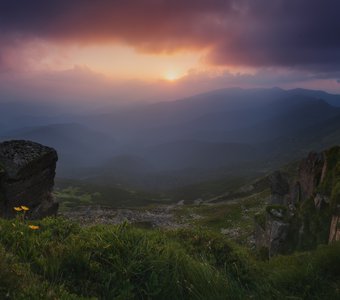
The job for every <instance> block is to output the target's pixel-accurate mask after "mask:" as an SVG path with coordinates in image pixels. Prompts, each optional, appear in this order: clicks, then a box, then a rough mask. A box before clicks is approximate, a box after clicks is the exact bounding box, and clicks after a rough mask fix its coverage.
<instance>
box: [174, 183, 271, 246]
mask: <svg viewBox="0 0 340 300" xmlns="http://www.w3.org/2000/svg"><path fill="white" fill-rule="evenodd" d="M267 197H268V190H264V191H263V192H261V193H258V194H253V195H251V196H248V197H244V198H240V199H237V201H226V202H223V203H217V204H213V205H209V204H208V205H206V204H203V205H188V206H183V207H179V208H178V209H177V211H176V214H177V218H178V219H179V220H180V221H187V222H188V221H189V224H190V225H192V226H198V227H202V228H206V229H209V230H212V231H215V232H221V230H223V229H224V230H226V231H228V230H230V232H231V233H232V230H234V231H235V230H237V234H236V235H235V236H232V235H228V237H229V238H231V239H233V240H235V241H237V242H239V243H243V244H244V243H246V242H247V239H248V238H249V237H250V236H251V234H252V232H253V229H254V217H255V216H256V214H257V213H258V212H260V211H262V210H263V208H264V206H265V204H266V198H267Z"/></svg>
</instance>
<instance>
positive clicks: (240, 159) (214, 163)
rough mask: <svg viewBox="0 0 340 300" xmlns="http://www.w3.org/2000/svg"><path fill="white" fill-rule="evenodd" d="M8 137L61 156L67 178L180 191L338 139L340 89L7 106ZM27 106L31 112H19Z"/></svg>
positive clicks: (300, 154)
mask: <svg viewBox="0 0 340 300" xmlns="http://www.w3.org/2000/svg"><path fill="white" fill-rule="evenodd" d="M0 105H1V106H2V109H1V112H0V116H1V120H2V121H1V123H3V126H2V127H1V128H2V130H0V137H1V140H5V139H30V140H33V141H37V142H40V143H43V144H47V145H51V146H53V147H54V148H56V149H57V151H58V153H59V163H58V166H59V169H58V173H57V174H58V176H59V177H69V178H78V179H85V178H86V180H91V181H95V182H111V183H124V184H129V185H137V186H139V187H144V188H152V189H157V188H165V189H167V188H172V187H176V186H181V185H186V184H192V183H195V182H198V181H205V180H210V179H216V178H220V177H223V176H238V174H242V173H243V172H244V171H245V170H247V171H248V173H252V172H254V174H255V173H256V174H258V173H261V172H267V171H268V170H270V169H272V168H274V167H277V166H279V165H282V164H284V163H286V162H288V161H291V160H294V159H298V158H301V157H303V156H304V155H305V154H306V152H308V151H310V150H318V149H322V148H325V147H329V146H332V145H334V144H338V143H339V142H340V96H339V95H331V94H328V93H326V92H322V91H312V90H303V89H294V90H282V89H279V88H272V89H240V88H232V89H222V90H216V91H211V92H208V93H204V94H199V95H195V96H192V97H189V98H185V99H180V100H176V101H170V102H159V103H154V104H140V105H138V106H136V107H130V108H128V109H124V110H119V111H113V112H107V110H105V111H102V112H98V111H97V110H96V111H95V112H93V113H91V112H88V111H87V112H86V113H84V112H82V113H77V112H76V111H72V110H70V109H65V110H63V109H62V108H59V109H58V110H56V109H55V108H54V107H51V108H50V109H51V113H50V114H49V109H48V104H45V106H44V107H43V110H44V112H46V113H45V115H44V117H41V113H40V110H41V109H40V110H39V109H37V106H36V105H32V107H30V105H29V101H28V102H27V103H26V105H25V109H24V110H23V109H22V108H19V106H18V109H17V111H16V107H15V105H8V104H6V105H5V104H4V103H2V104H1V103H0ZM23 113H24V115H25V117H24V118H21V117H20V116H22V115H23Z"/></svg>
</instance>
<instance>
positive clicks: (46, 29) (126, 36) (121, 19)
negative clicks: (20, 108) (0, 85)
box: [0, 0, 340, 72]
mask: <svg viewBox="0 0 340 300" xmlns="http://www.w3.org/2000/svg"><path fill="white" fill-rule="evenodd" d="M339 11H340V1H338V0H271V1H267V0H185V1H183V0H169V1H167V0H138V1H133V0H124V1H123V0H111V1H110V0H98V1H93V0H72V1H70V0H55V1H52V0H51V1H46V0H30V1H22V0H0V38H1V40H2V41H4V40H5V41H6V42H5V43H10V42H9V40H12V41H27V40H31V39H34V38H38V39H42V40H48V41H55V42H61V43H78V44H93V43H106V42H119V43H125V44H128V45H130V46H132V47H134V48H135V49H137V50H138V51H142V52H147V53H159V52H172V51H178V50H183V49H184V50H186V49H197V50H203V49H205V50H206V51H207V55H206V57H205V60H206V62H207V63H209V64H215V65H228V66H250V67H264V66H272V67H288V68H290V67H295V68H300V69H308V70H313V71H317V72H331V71H333V70H334V71H336V70H337V69H338V68H339V66H340V38H339V34H340V18H339V16H338V13H339ZM0 47H1V48H3V47H4V43H3V42H1V46H0ZM3 56H4V55H3V51H1V50H0V65H1V61H4V60H5V58H4V57H3ZM2 64H4V63H2ZM0 67H1V66H0Z"/></svg>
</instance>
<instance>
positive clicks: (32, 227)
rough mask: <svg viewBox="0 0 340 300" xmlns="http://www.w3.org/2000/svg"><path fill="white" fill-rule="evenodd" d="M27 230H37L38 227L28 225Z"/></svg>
mask: <svg viewBox="0 0 340 300" xmlns="http://www.w3.org/2000/svg"><path fill="white" fill-rule="evenodd" d="M28 227H29V228H31V229H32V230H38V229H39V228H40V227H39V226H37V225H28Z"/></svg>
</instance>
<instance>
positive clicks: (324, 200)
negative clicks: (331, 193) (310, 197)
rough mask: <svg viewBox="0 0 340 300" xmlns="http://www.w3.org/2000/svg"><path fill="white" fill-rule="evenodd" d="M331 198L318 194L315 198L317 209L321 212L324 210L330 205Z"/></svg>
mask: <svg viewBox="0 0 340 300" xmlns="http://www.w3.org/2000/svg"><path fill="white" fill-rule="evenodd" d="M329 201H330V200H329V198H328V197H327V196H325V195H322V194H316V196H315V197H314V205H315V208H316V209H318V210H320V209H322V208H323V207H324V206H325V205H327V204H329Z"/></svg>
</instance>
